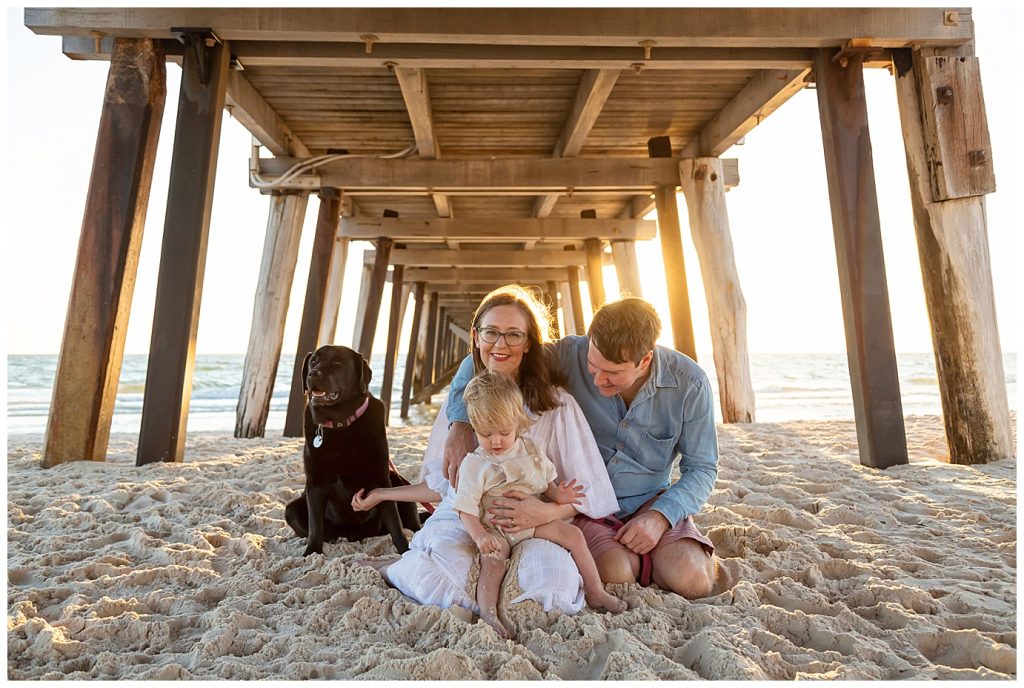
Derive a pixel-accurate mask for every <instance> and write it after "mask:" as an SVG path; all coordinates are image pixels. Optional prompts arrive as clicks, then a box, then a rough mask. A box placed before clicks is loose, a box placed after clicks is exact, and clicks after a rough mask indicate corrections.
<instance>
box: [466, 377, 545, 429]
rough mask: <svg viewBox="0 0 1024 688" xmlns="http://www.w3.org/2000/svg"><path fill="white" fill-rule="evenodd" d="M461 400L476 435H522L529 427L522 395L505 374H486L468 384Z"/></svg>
mask: <svg viewBox="0 0 1024 688" xmlns="http://www.w3.org/2000/svg"><path fill="white" fill-rule="evenodd" d="M462 399H463V401H464V402H465V404H466V410H467V411H468V412H469V422H470V424H471V425H472V426H473V429H474V430H475V431H477V432H480V431H482V430H498V429H502V428H515V431H516V434H517V435H519V434H521V433H522V432H523V431H524V430H526V429H527V428H528V427H530V419H529V418H527V417H526V412H525V411H524V410H523V393H522V392H521V391H520V389H519V385H518V384H517V383H516V381H515V380H513V379H512V378H511V377H509V376H508V375H506V374H505V373H501V372H498V371H490V370H485V371H483V372H482V373H480V374H479V375H477V376H476V377H474V378H473V379H472V380H470V381H469V384H468V385H466V391H465V392H463V395H462Z"/></svg>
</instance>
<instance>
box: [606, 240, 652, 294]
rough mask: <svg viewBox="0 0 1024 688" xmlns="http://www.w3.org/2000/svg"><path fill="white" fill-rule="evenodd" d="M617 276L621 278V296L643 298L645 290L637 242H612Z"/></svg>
mask: <svg viewBox="0 0 1024 688" xmlns="http://www.w3.org/2000/svg"><path fill="white" fill-rule="evenodd" d="M608 243H610V244H611V247H612V260H613V261H614V262H615V274H616V275H617V276H618V278H619V294H620V295H622V296H624V295H626V294H629V295H630V296H639V297H641V298H643V295H644V288H643V284H642V281H641V279H640V263H638V262H637V259H636V242H635V241H610V242H608Z"/></svg>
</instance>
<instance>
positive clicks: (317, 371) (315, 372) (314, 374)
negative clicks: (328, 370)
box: [309, 368, 324, 377]
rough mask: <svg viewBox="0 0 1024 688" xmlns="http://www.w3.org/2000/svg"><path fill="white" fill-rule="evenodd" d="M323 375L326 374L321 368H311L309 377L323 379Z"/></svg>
mask: <svg viewBox="0 0 1024 688" xmlns="http://www.w3.org/2000/svg"><path fill="white" fill-rule="evenodd" d="M323 374H324V373H323V371H322V370H320V369H319V368H310V369H309V376H310V377H322V376H323Z"/></svg>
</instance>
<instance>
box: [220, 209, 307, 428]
mask: <svg viewBox="0 0 1024 688" xmlns="http://www.w3.org/2000/svg"><path fill="white" fill-rule="evenodd" d="M308 199H309V195H308V194H307V193H304V192H298V193H296V192H288V193H281V194H276V195H273V196H271V197H270V213H269V215H268V217H267V233H266V238H265V239H264V241H263V258H262V261H261V263H260V274H259V277H258V278H257V281H256V298H255V300H254V302H253V309H252V325H251V327H250V329H249V346H248V348H247V349H246V354H245V366H244V367H243V369H242V384H241V388H240V391H239V395H238V406H237V407H236V409H235V437H263V435H264V433H265V432H266V428H267V415H268V414H269V413H270V399H271V397H272V396H273V394H274V380H275V378H276V377H277V366H278V363H279V362H280V360H281V348H282V346H283V344H284V325H285V319H286V317H287V315H288V303H289V300H290V297H291V290H292V280H293V278H294V277H295V264H296V263H297V262H298V257H299V240H300V238H301V237H302V224H303V220H304V219H305V216H306V205H307V201H308Z"/></svg>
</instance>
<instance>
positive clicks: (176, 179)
mask: <svg viewBox="0 0 1024 688" xmlns="http://www.w3.org/2000/svg"><path fill="white" fill-rule="evenodd" d="M183 36H184V40H185V54H184V58H183V60H182V65H181V89H180V91H179V94H178V113H177V121H176V123H175V129H174V152H173V154H172V156H171V173H170V182H169V185H168V191H167V211H166V214H165V215H164V236H163V243H162V245H161V249H160V271H159V276H158V278H157V285H156V305H155V308H154V312H153V334H152V337H151V338H150V344H149V363H148V366H147V369H146V389H145V394H144V397H143V402H142V427H141V430H140V432H139V446H138V453H137V455H136V463H137V464H138V465H142V464H147V463H152V462H155V461H181V460H182V459H183V458H184V453H185V427H186V425H187V422H188V408H189V401H190V397H191V394H192V373H193V371H194V370H195V358H196V357H195V351H196V332H197V328H198V327H199V308H200V304H201V302H202V294H203V271H204V270H205V268H206V245H207V239H208V237H209V233H210V208H211V207H212V205H213V183H214V177H215V175H216V171H217V152H218V149H219V147H220V124H221V116H222V110H223V109H224V96H225V86H226V83H227V71H228V61H229V58H230V56H231V50H230V47H229V46H228V45H227V44H226V43H220V44H215V45H214V46H213V47H208V46H207V45H206V41H207V40H208V39H210V38H211V36H210V34H209V33H200V32H196V33H186V34H183Z"/></svg>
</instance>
